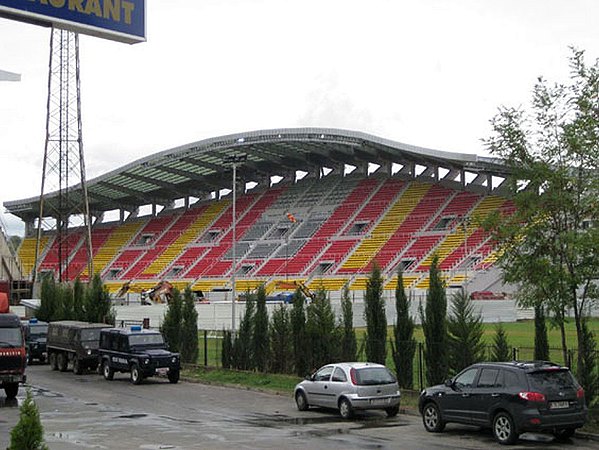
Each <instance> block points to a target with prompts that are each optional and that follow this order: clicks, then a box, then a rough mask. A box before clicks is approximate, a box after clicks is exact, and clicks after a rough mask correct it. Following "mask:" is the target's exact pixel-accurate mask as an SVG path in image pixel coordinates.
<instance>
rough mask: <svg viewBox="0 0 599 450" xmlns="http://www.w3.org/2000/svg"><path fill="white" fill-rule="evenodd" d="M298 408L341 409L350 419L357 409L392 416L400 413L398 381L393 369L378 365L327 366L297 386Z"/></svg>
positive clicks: (344, 416)
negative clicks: (381, 411)
mask: <svg viewBox="0 0 599 450" xmlns="http://www.w3.org/2000/svg"><path fill="white" fill-rule="evenodd" d="M294 395H295V403H296V404H297V409H299V410H300V411H306V410H307V409H308V408H309V407H310V406H322V407H325V408H335V409H339V413H340V414H341V417H343V418H344V419H349V418H351V417H352V416H353V413H354V411H355V410H364V409H384V410H385V412H386V413H387V416H388V417H393V416H396V415H397V413H398V412H399V403H400V393H399V386H398V385H397V379H396V378H395V376H394V375H393V373H391V371H390V370H389V369H387V368H386V367H385V366H383V365H381V364H375V363H367V362H366V363H359V362H351V363H337V364H327V365H326V366H324V367H321V368H320V369H318V370H317V371H316V372H315V373H314V374H312V375H309V376H307V377H306V379H305V380H304V381H302V382H301V383H299V384H298V385H297V386H296V387H295V391H294Z"/></svg>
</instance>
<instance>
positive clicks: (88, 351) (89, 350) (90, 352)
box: [87, 348, 92, 356]
mask: <svg viewBox="0 0 599 450" xmlns="http://www.w3.org/2000/svg"><path fill="white" fill-rule="evenodd" d="M91 354H92V351H91V349H89V348H88V349H87V356H89V355H91Z"/></svg>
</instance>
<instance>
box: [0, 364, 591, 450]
mask: <svg viewBox="0 0 599 450" xmlns="http://www.w3.org/2000/svg"><path fill="white" fill-rule="evenodd" d="M28 381H29V384H28V386H29V387H30V389H31V391H32V394H33V396H34V400H35V402H36V404H37V405H38V408H39V410H40V416H41V420H42V424H43V426H44V429H45V437H46V441H47V443H48V445H49V447H50V448H51V449H59V450H62V449H82V448H96V449H147V450H151V449H200V448H201V449H232V448H235V449H306V448H310V449H379V448H380V449H396V448H402V449H404V448H405V449H448V448H449V449H451V448H455V449H482V448H488V447H490V446H491V447H499V446H498V445H497V444H495V442H494V440H493V438H492V436H491V433H490V432H489V431H480V430H479V429H478V428H473V427H464V426H453V425H448V426H447V428H446V431H445V432H444V433H441V434H430V433H427V432H426V431H424V429H423V427H422V424H421V421H420V418H419V417H418V416H415V415H411V414H400V415H399V416H398V417H395V418H392V419H387V418H386V417H385V414H384V413H378V412H369V413H365V414H360V415H358V416H357V417H356V419H355V420H352V421H344V420H342V419H341V418H340V417H339V415H338V414H337V413H336V412H334V411H327V410H310V411H306V412H300V411H297V409H296V408H295V404H294V402H293V400H292V399H290V398H288V397H286V396H279V395H274V394H266V393H260V392H253V391H248V390H243V389H235V388H225V387H218V386H207V385H202V384H196V383H187V382H183V381H182V382H180V383H179V384H176V385H171V384H169V383H168V381H167V380H166V379H162V378H154V379H148V380H146V381H145V383H144V384H142V385H139V386H134V385H132V384H131V383H130V382H129V379H128V375H125V374H116V375H115V379H114V380H113V381H106V380H104V379H103V378H102V377H101V376H99V375H96V374H86V375H74V374H73V373H72V372H67V373H60V372H53V371H51V370H50V368H49V367H48V366H47V365H36V366H30V367H29V368H28ZM24 396H25V389H20V391H19V397H18V399H17V401H16V402H6V399H5V397H4V396H3V395H2V393H0V448H2V449H4V448H6V447H7V446H8V443H9V441H10V430H11V429H12V427H14V425H15V424H16V423H17V421H18V415H19V408H18V406H19V404H20V403H21V402H22V401H23V398H24ZM564 447H565V448H572V449H574V448H576V449H597V448H599V443H598V442H594V441H588V440H586V439H580V438H575V439H572V440H570V441H568V442H566V443H565V444H564V443H555V442H553V439H552V438H551V437H549V436H545V435H530V434H529V435H524V436H523V439H521V440H520V442H519V443H518V444H517V445H515V446H513V447H511V448H514V449H521V448H526V449H562V448H564Z"/></svg>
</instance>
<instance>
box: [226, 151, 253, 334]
mask: <svg viewBox="0 0 599 450" xmlns="http://www.w3.org/2000/svg"><path fill="white" fill-rule="evenodd" d="M246 159H247V155H246V154H245V153H242V154H239V155H229V156H225V157H224V158H223V162H225V163H227V164H231V165H232V166H233V272H232V274H231V295H232V297H231V329H232V330H233V331H235V297H236V296H237V294H236V292H235V273H236V272H237V255H236V252H235V250H236V249H237V211H236V207H237V164H239V163H242V162H243V161H245V160H246Z"/></svg>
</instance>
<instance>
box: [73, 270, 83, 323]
mask: <svg viewBox="0 0 599 450" xmlns="http://www.w3.org/2000/svg"><path fill="white" fill-rule="evenodd" d="M84 300H85V286H84V285H83V283H82V282H81V280H80V279H79V277H77V279H76V280H75V283H74V284H73V319H74V320H85V312H84V310H83V303H84Z"/></svg>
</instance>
